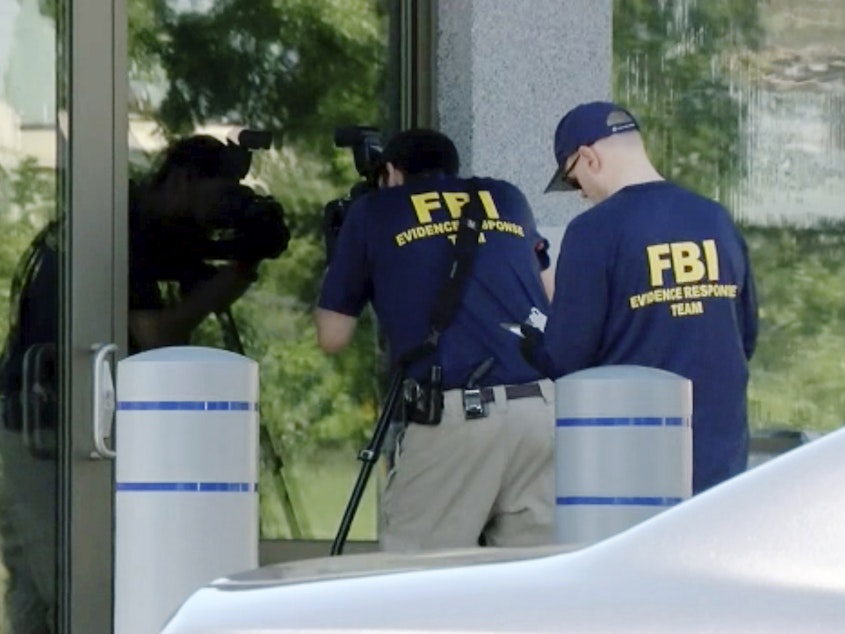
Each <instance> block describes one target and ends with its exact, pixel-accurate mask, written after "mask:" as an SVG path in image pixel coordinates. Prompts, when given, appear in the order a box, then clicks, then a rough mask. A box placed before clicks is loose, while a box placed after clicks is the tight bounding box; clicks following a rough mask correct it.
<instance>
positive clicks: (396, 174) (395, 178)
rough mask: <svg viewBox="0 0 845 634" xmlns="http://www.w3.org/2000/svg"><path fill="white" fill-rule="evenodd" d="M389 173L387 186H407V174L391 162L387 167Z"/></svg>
mask: <svg viewBox="0 0 845 634" xmlns="http://www.w3.org/2000/svg"><path fill="white" fill-rule="evenodd" d="M385 169H386V171H387V186H388V187H398V186H399V185H404V184H405V174H404V172H402V170H400V169H399V168H398V167H396V166H395V165H394V164H393V163H391V162H390V161H388V162H387V164H386V165H385Z"/></svg>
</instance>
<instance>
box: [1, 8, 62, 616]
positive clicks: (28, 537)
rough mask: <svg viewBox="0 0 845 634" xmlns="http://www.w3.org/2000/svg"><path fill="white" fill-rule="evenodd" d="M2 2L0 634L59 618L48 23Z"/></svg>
mask: <svg viewBox="0 0 845 634" xmlns="http://www.w3.org/2000/svg"><path fill="white" fill-rule="evenodd" d="M40 7H41V3H39V2H38V0H0V227H2V235H3V244H2V247H0V335H2V341H3V350H2V355H0V397H1V398H2V400H1V401H0V403H2V425H0V453H2V482H0V486H2V489H0V495H2V497H0V540H2V557H3V566H4V574H3V575H2V577H0V586H2V588H0V592H2V596H3V601H2V609H0V631H2V632H15V633H17V632H24V633H29V632H38V633H41V632H53V631H55V627H56V597H57V595H56V584H55V579H56V566H57V563H56V562H57V558H56V552H57V551H56V539H57V533H56V516H57V506H58V504H57V497H56V496H57V486H56V483H57V467H58V460H57V416H58V402H57V401H58V388H57V386H58V381H57V370H58V365H57V358H58V351H57V343H58V319H59V312H58V311H59V304H58V301H59V295H58V293H59V288H58V279H59V278H58V260H59V246H60V245H59V225H58V222H57V208H56V187H57V184H56V166H57V159H56V133H55V131H56V120H57V116H56V110H57V106H56V93H55V86H56V67H55V58H56V56H55V51H56V45H55V44H56V27H55V22H54V20H53V19H52V18H51V17H49V16H48V15H45V14H44V13H42V11H41V9H40Z"/></svg>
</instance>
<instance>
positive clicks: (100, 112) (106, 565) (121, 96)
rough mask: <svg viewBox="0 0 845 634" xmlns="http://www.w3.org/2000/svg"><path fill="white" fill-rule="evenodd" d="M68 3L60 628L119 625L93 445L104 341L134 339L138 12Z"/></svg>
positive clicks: (107, 475) (109, 501) (120, 4)
mask: <svg viewBox="0 0 845 634" xmlns="http://www.w3.org/2000/svg"><path fill="white" fill-rule="evenodd" d="M64 3H66V4H65V6H64V7H63V8H62V9H60V14H61V16H62V17H63V18H64V19H65V20H66V22H65V25H66V28H64V29H60V30H59V34H60V39H59V46H60V47H63V52H64V55H62V54H61V52H62V51H61V50H60V51H58V52H59V55H57V59H59V60H62V59H64V63H63V64H61V63H60V64H59V65H58V68H57V75H58V77H57V80H58V83H59V86H60V89H59V91H58V94H60V95H61V94H62V90H61V86H62V84H63V83H64V85H65V86H66V88H67V92H66V93H65V94H66V95H67V97H66V104H67V105H61V104H60V106H59V108H67V110H68V112H67V117H66V122H67V125H65V126H61V125H59V126H58V128H59V130H58V135H57V138H58V143H59V148H60V151H59V156H60V157H62V160H63V161H65V162H66V164H65V165H64V166H60V170H61V172H62V173H63V175H64V176H63V178H64V183H63V186H62V187H61V188H60V192H61V195H62V200H61V203H60V204H61V205H63V207H64V209H65V213H66V221H67V228H68V231H67V233H66V244H65V245H64V246H65V257H64V260H63V264H64V266H63V274H62V287H63V289H62V290H63V293H64V302H63V319H62V324H63V327H62V332H61V337H62V338H63V344H64V345H63V349H64V350H65V354H64V356H63V359H62V370H63V381H62V389H63V394H64V399H63V407H62V422H63V425H62V426H61V427H62V429H63V437H62V449H63V450H62V451H61V452H60V465H59V468H60V471H59V473H60V476H59V478H60V480H59V485H60V486H59V520H60V521H59V527H60V528H59V537H58V539H59V549H58V552H59V578H58V581H59V583H58V588H59V597H58V602H59V631H60V632H65V633H79V634H81V633H83V632H111V631H112V627H113V625H112V623H113V617H112V613H113V587H114V583H113V569H114V566H113V562H114V556H113V551H114V546H113V544H114V531H113V526H114V519H113V518H114V512H113V506H114V503H113V484H112V483H113V478H114V473H113V466H114V465H113V462H112V461H111V460H108V459H102V458H93V457H92V455H93V452H94V439H93V438H94V434H93V413H94V412H93V410H94V407H93V371H92V369H93V366H92V361H93V350H94V348H95V347H96V346H97V345H102V344H105V343H112V342H113V343H116V344H117V346H118V355H119V354H120V351H125V350H126V346H127V342H126V332H127V303H128V299H127V292H128V291H127V279H128V264H127V262H128V255H127V252H128V241H127V230H128V221H127V189H128V186H127V178H128V175H127V157H128V141H127V138H128V135H127V126H128V121H127V97H128V87H127V84H128V80H127V71H126V69H127V53H126V51H127V35H126V34H127V14H126V3H125V0H112V1H111V2H108V3H102V2H88V1H86V0H64ZM64 3H62V2H61V1H60V2H59V5H60V6H61V5H62V4H64ZM60 19H62V18H60ZM60 118H61V117H60ZM62 128H64V129H62ZM62 144H66V147H65V148H64V149H62ZM62 168H64V169H62Z"/></svg>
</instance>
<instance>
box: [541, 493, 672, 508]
mask: <svg viewBox="0 0 845 634" xmlns="http://www.w3.org/2000/svg"><path fill="white" fill-rule="evenodd" d="M683 499H684V498H679V497H650V496H618V497H613V496H599V495H565V496H562V497H558V498H556V502H557V505H558V506H579V505H580V506H674V505H675V504H678V503H679V502H681V501H683Z"/></svg>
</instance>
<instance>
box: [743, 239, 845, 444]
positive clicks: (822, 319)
mask: <svg viewBox="0 0 845 634" xmlns="http://www.w3.org/2000/svg"><path fill="white" fill-rule="evenodd" d="M744 233H745V235H746V238H747V241H748V246H749V249H750V251H751V258H752V262H753V263H754V267H755V273H756V277H757V286H758V295H759V301H760V343H759V346H758V350H757V353H756V355H755V357H754V359H753V360H752V364H751V385H750V389H749V412H750V415H751V420H752V424H753V425H754V426H755V427H758V428H765V427H790V428H796V429H814V430H831V429H835V428H837V427H839V426H841V425H842V424H843V422H845V415H843V412H845V394H843V392H842V387H841V376H842V371H843V359H845V330H844V329H843V324H845V286H843V284H842V280H843V279H845V226H843V225H842V224H839V225H825V226H820V227H816V228H813V229H801V228H793V227H767V228H764V227H746V228H745V229H744Z"/></svg>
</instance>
